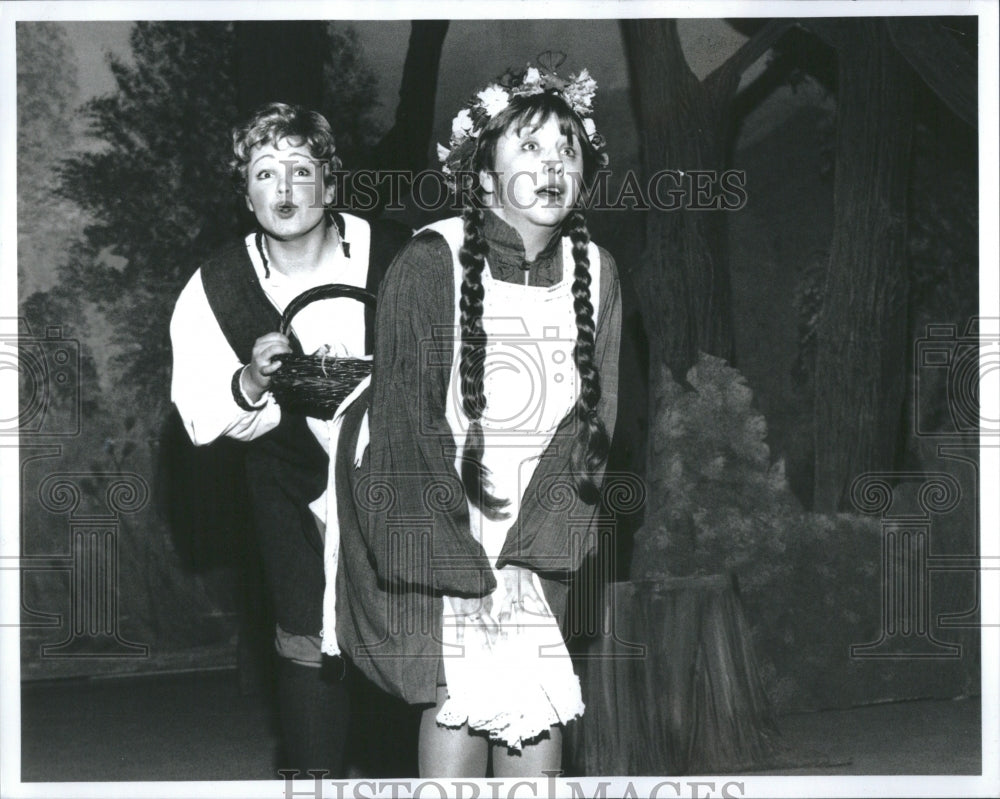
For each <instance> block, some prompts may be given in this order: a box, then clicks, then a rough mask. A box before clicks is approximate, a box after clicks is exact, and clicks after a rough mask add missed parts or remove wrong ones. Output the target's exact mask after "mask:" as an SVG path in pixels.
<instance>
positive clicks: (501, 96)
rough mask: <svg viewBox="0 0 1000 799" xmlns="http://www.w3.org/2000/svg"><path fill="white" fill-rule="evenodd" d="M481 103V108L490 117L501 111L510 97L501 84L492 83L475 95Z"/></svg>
mask: <svg viewBox="0 0 1000 799" xmlns="http://www.w3.org/2000/svg"><path fill="white" fill-rule="evenodd" d="M476 96H477V97H478V98H479V99H480V101H481V102H482V104H483V110H484V111H486V115H487V116H488V117H490V118H491V119H492V118H493V117H495V116H496V115H497V114H499V113H500V112H501V111H503V110H504V109H505V108H506V107H507V105H508V104H509V103H510V97H509V96H508V94H507V92H506V91H504V89H503V88H502V87H501V86H498V85H497V84H495V83H494V84H492V85H490V86H487V87H486V88H485V89H483V90H482V91H481V92H479V93H478V94H477V95H476Z"/></svg>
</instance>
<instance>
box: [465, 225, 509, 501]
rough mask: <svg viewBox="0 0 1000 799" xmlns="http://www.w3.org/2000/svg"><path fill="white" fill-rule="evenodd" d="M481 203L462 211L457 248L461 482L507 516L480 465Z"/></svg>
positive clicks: (483, 339)
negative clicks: (464, 424)
mask: <svg viewBox="0 0 1000 799" xmlns="http://www.w3.org/2000/svg"><path fill="white" fill-rule="evenodd" d="M484 213H485V212H484V211H483V209H482V208H480V207H478V206H474V205H469V206H466V208H465V209H464V210H463V211H462V220H463V222H464V223H465V240H464V241H463V243H462V248H461V249H460V250H459V251H458V260H459V263H461V265H462V272H463V277H462V294H461V299H460V301H459V310H460V311H461V325H462V349H461V357H460V359H459V367H458V368H459V378H460V379H461V381H462V410H463V411H464V412H465V416H466V418H467V419H468V420H469V429H468V432H467V433H466V434H465V448H464V449H463V452H462V483H463V485H464V486H465V491H466V494H467V496H468V497H469V498H470V500H471V501H472V503H473V505H475V506H476V507H478V508H479V509H480V510H481V511H482V512H483V514H484V515H485V516H486V517H487V518H490V519H502V518H505V517H506V516H507V514H506V513H504V512H503V508H504V506H506V505H507V504H509V501H508V500H506V499H498V498H497V497H494V496H493V495H492V494H490V493H489V489H488V486H489V476H488V474H487V469H486V467H485V466H483V446H484V444H483V425H482V421H481V420H482V416H483V410H484V409H485V408H486V395H485V394H484V393H483V378H484V367H485V362H486V331H485V329H484V328H483V296H484V291H483V269H484V268H485V266H486V254H487V252H488V251H489V245H488V244H487V243H486V237H485V236H484V235H483V223H484V219H483V215H484Z"/></svg>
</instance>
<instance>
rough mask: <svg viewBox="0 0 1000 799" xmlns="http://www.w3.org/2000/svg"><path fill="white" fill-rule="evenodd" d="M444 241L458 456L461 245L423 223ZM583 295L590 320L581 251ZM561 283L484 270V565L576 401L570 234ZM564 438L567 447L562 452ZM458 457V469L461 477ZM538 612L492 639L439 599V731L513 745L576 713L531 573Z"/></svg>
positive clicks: (455, 232) (519, 611)
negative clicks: (461, 731) (450, 287)
mask: <svg viewBox="0 0 1000 799" xmlns="http://www.w3.org/2000/svg"><path fill="white" fill-rule="evenodd" d="M428 227H429V228H430V229H432V230H436V231H437V232H438V233H440V234H441V235H442V236H444V238H445V240H446V241H447V242H448V245H449V247H450V248H451V251H452V260H453V263H454V265H455V287H456V290H455V331H456V333H455V352H454V356H453V359H452V360H453V364H452V373H451V381H450V384H449V396H448V399H447V407H446V418H447V420H448V424H449V426H450V427H451V431H452V434H453V436H454V439H455V443H456V445H457V447H458V455H459V456H460V455H461V452H462V447H463V445H464V443H465V435H466V430H467V428H468V419H467V418H466V416H465V414H464V412H463V411H462V392H461V381H460V379H459V355H460V348H461V336H460V333H459V331H460V319H461V312H460V310H459V301H460V299H461V291H460V286H461V284H462V279H463V275H462V272H463V270H462V266H461V264H460V263H459V260H458V251H459V249H460V248H461V246H462V241H463V237H464V236H463V224H462V220H461V219H447V220H444V221H442V222H438V223H435V224H433V225H430V226H428ZM589 257H590V263H591V275H592V283H591V297H592V298H593V300H592V301H593V302H594V306H595V308H594V317H595V320H596V318H597V307H596V306H597V302H596V299H597V298H598V297H599V296H600V284H599V280H600V255H599V253H598V250H597V247H596V246H595V245H593V244H591V245H590V251H589ZM562 263H563V275H562V279H561V280H560V281H559V282H558V283H556V284H555V285H553V286H551V287H547V288H546V287H538V286H524V285H517V284H513V283H506V282H503V281H499V280H494V279H493V278H492V277H491V276H490V271H489V267H488V266H487V267H486V268H485V269H484V270H483V276H482V282H483V288H484V299H483V306H484V308H483V327H484V329H485V332H486V337H487V346H486V362H485V375H484V381H483V382H484V394H485V397H486V408H485V410H484V412H483V416H482V419H481V423H482V427H483V438H484V442H485V446H484V453H483V465H484V466H485V467H486V468H487V469H488V470H489V472H488V476H489V481H490V486H491V493H492V494H493V496H495V497H497V498H501V499H506V500H507V501H508V505H507V506H506V507H505V508H504V510H505V511H506V512H507V513H508V517H507V518H506V519H498V520H491V519H488V518H487V517H485V516H484V515H483V514H482V513H480V512H479V510H478V509H477V508H475V507H474V506H473V505H472V504H471V503H470V504H469V517H470V528H471V532H472V535H473V536H474V537H475V538H476V540H477V541H479V543H480V544H481V545H482V547H483V550H484V551H485V553H486V556H487V557H488V558H489V560H490V563H491V564H493V565H494V567H495V564H496V561H497V558H498V556H499V554H500V551H501V549H502V547H503V545H504V542H505V540H506V539H507V535H508V532H509V531H511V529H512V528H514V530H513V531H512V532H511V533H510V534H511V535H516V534H517V529H516V525H517V524H518V511H519V509H520V504H521V499H522V497H523V494H524V490H525V488H526V487H527V485H528V483H529V481H530V480H531V476H532V475H533V474H534V471H535V467H536V466H537V464H538V460H539V458H540V457H541V455H542V453H543V452H544V451H545V449H546V448H547V447H548V446H549V444H550V443H551V442H552V438H553V435H554V434H555V431H556V428H557V427H558V426H559V423H560V422H561V421H562V420H563V419H564V418H565V416H566V414H567V413H569V412H570V411H571V410H572V408H573V406H574V405H575V403H576V399H577V396H578V380H577V372H576V364H575V362H574V360H573V346H574V344H575V342H576V335H577V328H576V316H575V313H574V310H573V291H572V286H573V267H572V264H573V255H572V244H571V242H570V240H569V238H568V237H564V238H563V242H562ZM569 445H570V442H569V441H567V442H566V443H565V446H569ZM459 464H460V460H459V457H456V469H459V470H460V465H459ZM496 575H497V578H498V579H497V583H498V585H497V589H496V590H495V591H494V592H493V594H492V595H491V598H492V608H493V609H494V618H495V617H496V610H497V609H499V608H501V607H503V606H504V605H503V602H504V598H505V594H506V590H505V587H504V584H503V580H502V578H501V575H500V574H499V572H496ZM530 579H531V580H532V582H533V584H534V588H535V592H536V593H537V595H538V596H539V597H541V605H540V606H536V605H531V606H524V607H522V606H519V605H517V604H515V605H514V606H513V610H512V613H511V615H510V618H509V620H507V621H505V622H504V624H503V625H502V626H501V634H500V636H499V637H498V638H497V639H496V640H495V641H493V642H490V641H489V640H488V639H487V637H486V635H485V634H484V632H483V630H482V629H481V628H480V627H479V626H478V625H471V624H465V625H464V626H462V627H460V626H459V625H458V624H457V623H456V619H455V617H454V616H453V615H451V611H450V605H449V602H448V599H447V598H445V602H444V608H445V609H444V624H443V637H444V643H443V656H444V671H445V678H446V681H447V686H448V699H447V701H446V702H445V704H444V705H443V707H442V708H441V711H440V712H439V714H438V716H437V721H438V723H440V724H443V725H445V726H449V727H458V726H461V725H462V724H465V723H468V725H469V727H470V728H473V729H479V730H484V731H486V732H488V733H489V735H490V737H491V738H492V739H494V740H496V741H500V742H503V743H505V744H506V745H507V746H509V747H511V748H515V749H519V748H521V746H522V744H523V743H524V742H527V741H531V740H532V739H535V738H537V737H538V736H539V735H541V734H542V733H544V732H546V731H547V730H548V729H549V727H550V726H552V725H554V724H564V723H566V722H568V721H570V720H571V719H574V718H576V717H578V716H580V715H581V714H582V713H583V710H584V705H583V701H582V699H581V695H580V682H579V679H578V678H577V676H576V674H575V673H574V672H573V665H572V662H571V661H570V657H569V653H568V652H567V650H566V646H565V644H564V642H563V639H562V634H561V632H560V630H559V626H558V622H557V621H556V619H555V617H554V616H553V614H552V611H551V609H550V608H549V606H548V603H547V602H546V601H545V598H544V594H543V592H542V585H541V581H540V580H539V578H538V576H537V575H536V574H534V573H530Z"/></svg>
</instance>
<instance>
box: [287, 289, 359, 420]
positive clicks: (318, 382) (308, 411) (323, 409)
mask: <svg viewBox="0 0 1000 799" xmlns="http://www.w3.org/2000/svg"><path fill="white" fill-rule="evenodd" d="M335 297H350V298H352V299H355V300H358V301H359V302H363V303H365V304H367V305H371V306H374V305H375V295H373V294H372V293H371V292H370V291H368V290H366V289H363V288H359V287H358V286H348V285H345V284H342V283H327V284H325V285H323V286H317V287H316V288H312V289H309V290H308V291H304V292H302V294H300V295H299V296H298V297H296V298H295V299H294V300H292V301H291V302H290V303H288V307H286V308H285V312H284V313H283V314H282V316H281V328H280V332H281V333H282V335H285V336H287V335H288V332H289V330H290V328H291V324H292V319H293V318H294V317H295V315H296V314H297V313H298V312H299V311H301V310H302V309H303V308H305V307H306V306H307V305H309V304H310V303H312V302H316V301H317V300H327V299H333V298H335ZM276 360H280V361H281V367H280V368H279V369H278V370H277V371H276V372H274V374H272V375H271V384H270V391H271V393H272V394H273V395H274V398H275V399H276V400H277V401H278V404H279V405H280V406H281V408H282V410H284V411H289V412H291V413H301V414H304V415H306V416H312V417H315V418H317V419H332V418H333V414H334V413H335V412H336V410H337V408H338V407H340V404H341V403H342V402H343V401H344V400H345V399H346V398H347V396H348V395H349V394H350V393H351V392H352V391H354V389H355V388H356V387H357V385H358V383H360V382H361V381H362V380H364V379H365V378H366V377H368V375H370V374H371V371H372V362H371V359H370V358H350V357H336V356H332V355H326V354H323V353H314V354H312V355H305V354H301V353H284V354H282V355H278V356H276Z"/></svg>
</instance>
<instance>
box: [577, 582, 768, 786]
mask: <svg viewBox="0 0 1000 799" xmlns="http://www.w3.org/2000/svg"><path fill="white" fill-rule="evenodd" d="M749 640H750V632H749V628H748V626H747V623H746V620H745V618H744V615H743V609H742V606H741V604H740V600H739V596H738V592H737V588H736V584H735V580H734V579H733V578H732V577H730V576H728V575H721V574H720V575H710V576H703V577H671V578H664V579H661V580H656V581H641V582H622V583H613V584H611V585H609V586H608V592H607V596H606V599H605V624H604V629H603V630H602V634H601V635H599V636H598V637H597V638H595V639H594V640H593V641H592V643H591V645H590V646H589V647H588V648H587V649H586V650H585V651H583V652H582V653H581V654H580V660H579V664H578V665H579V668H578V670H579V672H580V675H581V676H580V680H581V686H582V688H583V696H584V701H585V703H586V705H587V711H586V713H585V714H584V716H583V718H582V719H580V720H578V721H576V722H574V723H573V724H571V725H569V727H568V728H567V760H568V763H567V765H568V766H569V767H570V768H571V769H572V770H573V771H574V772H576V773H580V774H585V775H594V774H622V775H626V774H627V775H635V776H642V775H667V774H670V775H677V774H694V773H703V774H704V773H723V772H735V771H741V770H747V769H751V768H755V767H756V768H761V767H762V764H764V763H766V762H767V761H769V760H770V759H771V758H772V757H773V755H774V752H775V740H776V738H777V731H776V728H775V726H774V721H773V717H772V714H771V709H770V705H769V702H768V700H767V697H766V695H765V693H764V689H763V686H762V685H761V682H760V679H759V677H758V673H757V666H756V662H755V659H754V654H753V651H752V649H751V647H750V645H749Z"/></svg>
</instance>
